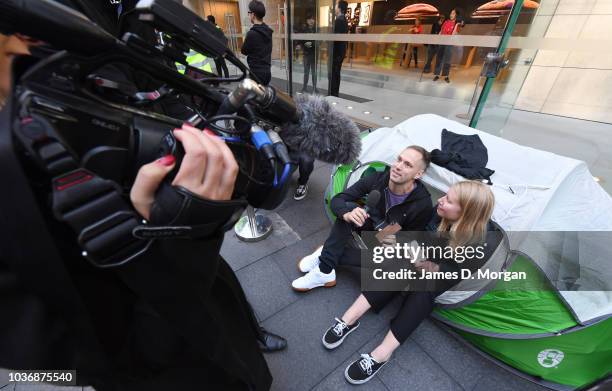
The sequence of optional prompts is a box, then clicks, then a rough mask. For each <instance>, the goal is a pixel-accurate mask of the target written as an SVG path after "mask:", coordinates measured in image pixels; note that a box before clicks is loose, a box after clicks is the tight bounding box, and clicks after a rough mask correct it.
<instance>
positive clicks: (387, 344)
mask: <svg viewBox="0 0 612 391" xmlns="http://www.w3.org/2000/svg"><path fill="white" fill-rule="evenodd" d="M400 345H401V343H400V342H399V341H398V340H397V339H396V338H395V335H393V333H392V332H391V330H389V332H388V333H387V335H385V339H383V341H382V343H381V344H380V345H378V346H377V347H376V349H374V350H372V353H370V356H372V358H374V360H376V361H378V362H384V361H388V360H389V359H390V358H391V355H392V354H393V352H394V351H395V349H397V348H399V346H400Z"/></svg>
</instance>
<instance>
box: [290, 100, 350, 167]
mask: <svg viewBox="0 0 612 391" xmlns="http://www.w3.org/2000/svg"><path fill="white" fill-rule="evenodd" d="M295 102H296V106H297V114H298V118H299V119H298V122H297V123H289V124H287V125H286V126H285V127H284V129H283V130H282V132H281V137H282V139H283V141H284V142H285V143H286V144H287V146H288V147H289V148H290V149H292V150H295V151H300V152H303V153H305V154H306V155H309V156H312V157H314V158H316V159H319V160H322V161H324V162H328V163H335V164H348V163H352V162H354V161H355V160H357V158H358V157H359V153H360V152H361V138H360V137H359V128H358V127H357V125H355V123H354V122H353V121H352V120H351V119H350V118H349V117H347V116H346V115H345V114H343V113H341V112H339V111H337V110H336V109H334V107H333V106H332V105H331V104H330V103H329V102H328V101H326V100H325V99H324V98H323V97H322V96H312V95H299V96H298V97H297V98H296V99H295Z"/></svg>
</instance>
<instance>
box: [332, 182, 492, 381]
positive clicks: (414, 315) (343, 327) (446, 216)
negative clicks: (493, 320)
mask: <svg viewBox="0 0 612 391" xmlns="http://www.w3.org/2000/svg"><path fill="white" fill-rule="evenodd" d="M494 204H495V199H494V196H493V193H492V192H491V190H490V189H489V187H488V186H487V185H485V184H482V183H480V182H475V181H463V182H459V183H456V184H454V185H453V186H451V187H450V189H449V190H448V193H447V194H446V195H445V196H444V197H442V198H440V199H439V200H438V205H437V209H436V213H434V217H433V218H432V221H431V223H430V224H429V225H428V230H430V231H437V232H445V233H447V236H448V237H449V239H448V240H446V242H445V243H446V244H447V245H449V246H451V247H454V248H456V247H457V246H466V245H467V246H472V245H475V244H485V243H486V246H484V248H485V249H486V250H485V251H484V257H483V258H482V259H481V262H480V264H479V265H475V264H473V265H470V266H468V265H465V266H463V267H464V268H470V269H471V268H472V267H475V268H479V267H480V266H482V265H483V264H484V263H485V262H486V260H487V259H488V258H489V257H490V256H491V254H492V253H493V251H494V250H495V248H496V247H497V245H498V244H499V241H500V240H501V236H500V234H499V232H497V233H493V232H492V231H493V230H495V228H494V227H493V225H492V223H490V218H491V214H492V213H493V207H494ZM415 267H416V268H417V270H419V275H420V274H421V270H425V271H429V272H437V271H440V270H441V271H453V270H459V267H458V265H457V262H454V261H452V260H451V261H450V262H449V259H447V258H446V259H433V260H422V261H417V262H416V263H415ZM457 275H458V276H459V277H457V278H456V279H449V280H440V281H436V285H435V287H434V288H433V289H431V290H430V291H424V292H420V291H419V292H417V291H411V292H408V293H407V294H406V296H405V297H404V299H403V303H402V306H401V308H400V309H399V312H398V314H397V315H396V317H395V318H394V319H393V320H392V321H391V327H390V330H389V332H388V333H387V335H386V336H385V338H384V340H383V341H382V343H381V344H380V345H378V346H377V347H376V348H375V349H374V350H372V352H370V353H369V354H368V353H364V354H361V358H359V359H358V360H356V361H354V362H353V363H352V364H350V365H349V366H348V367H347V368H346V370H345V372H344V375H345V377H346V379H347V381H348V382H349V383H352V384H363V383H365V382H367V381H368V380H370V379H371V378H372V377H373V376H374V375H375V374H376V372H378V370H379V369H380V368H382V366H383V365H385V364H386V363H387V362H388V361H389V359H390V358H391V355H392V353H393V351H395V349H397V348H398V347H399V346H400V345H401V344H402V343H403V342H404V341H406V339H408V336H409V335H410V334H411V333H412V332H413V331H414V330H415V329H416V328H417V327H418V325H419V324H420V323H421V322H422V321H423V320H424V319H425V318H427V316H429V314H430V313H431V312H432V311H433V309H434V305H435V302H434V300H435V298H436V297H437V296H438V295H440V294H441V293H443V292H445V291H447V290H448V289H450V288H451V287H453V286H454V285H456V284H457V283H458V282H459V281H460V280H461V278H460V276H461V273H457ZM397 294H399V292H393V291H389V292H387V291H376V292H375V291H364V292H363V293H362V294H361V295H359V297H358V298H357V300H355V302H354V303H353V304H352V305H351V306H350V308H349V309H348V310H347V311H346V312H345V313H344V315H342V317H341V318H340V319H338V318H336V323H335V324H334V325H333V326H331V327H330V328H329V329H328V330H327V331H326V332H325V334H324V335H323V345H324V346H325V347H326V348H327V349H335V348H337V347H338V346H340V345H341V344H342V342H344V339H345V338H346V337H347V336H348V335H349V334H350V333H352V332H353V331H354V330H355V329H357V327H359V318H361V316H362V315H363V314H365V313H366V312H367V311H368V310H369V309H370V308H373V309H374V310H375V311H376V312H378V311H380V310H381V309H382V308H383V307H384V306H385V305H387V304H388V303H389V302H390V301H391V300H392V299H393V298H394V297H395V296H396V295H397Z"/></svg>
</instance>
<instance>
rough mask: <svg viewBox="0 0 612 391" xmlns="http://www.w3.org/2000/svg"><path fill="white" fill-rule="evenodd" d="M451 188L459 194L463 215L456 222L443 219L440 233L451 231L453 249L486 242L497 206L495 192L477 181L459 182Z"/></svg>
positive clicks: (439, 227) (439, 228)
mask: <svg viewBox="0 0 612 391" xmlns="http://www.w3.org/2000/svg"><path fill="white" fill-rule="evenodd" d="M451 188H452V189H453V190H454V191H455V194H457V199H458V201H459V206H460V207H461V215H460V216H459V219H458V220H457V221H454V222H451V221H449V220H447V219H445V218H442V221H441V222H440V225H439V226H438V231H440V232H446V231H450V236H451V239H450V245H451V246H453V247H456V246H463V245H466V244H468V243H478V242H482V241H484V240H485V238H486V235H487V225H488V223H489V219H490V218H491V215H492V214H493V207H494V206H495V197H494V196H493V192H492V191H491V189H490V188H489V187H488V186H487V185H485V184H484V183H481V182H476V181H462V182H457V183H455V184H454V185H453V186H451Z"/></svg>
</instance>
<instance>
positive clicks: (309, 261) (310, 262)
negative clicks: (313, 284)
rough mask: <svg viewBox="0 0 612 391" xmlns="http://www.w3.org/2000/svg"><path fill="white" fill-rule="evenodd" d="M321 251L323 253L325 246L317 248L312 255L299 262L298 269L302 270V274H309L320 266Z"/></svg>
mask: <svg viewBox="0 0 612 391" xmlns="http://www.w3.org/2000/svg"><path fill="white" fill-rule="evenodd" d="M321 251H323V246H321V247H319V248H317V249H316V250H315V251H314V252H313V253H312V254H308V255H306V256H305V257H304V258H302V259H300V261H299V262H298V269H300V271H301V272H302V273H308V272H309V271H311V270H312V269H314V268H315V267H317V266H319V257H320V256H321Z"/></svg>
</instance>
